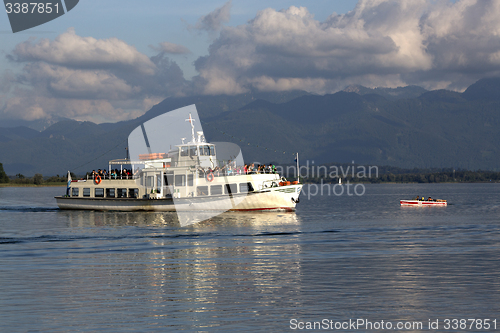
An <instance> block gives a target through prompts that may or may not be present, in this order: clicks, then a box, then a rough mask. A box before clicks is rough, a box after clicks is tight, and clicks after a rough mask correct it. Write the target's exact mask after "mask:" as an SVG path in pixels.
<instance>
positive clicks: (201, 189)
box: [55, 105, 302, 220]
mask: <svg viewBox="0 0 500 333" xmlns="http://www.w3.org/2000/svg"><path fill="white" fill-rule="evenodd" d="M175 111H178V112H177V113H176V112H175ZM175 111H171V112H173V113H175V114H176V117H175V119H174V118H172V117H170V118H168V119H167V120H168V122H169V125H170V126H169V128H172V126H173V127H175V128H176V129H177V132H176V131H174V132H175V133H178V132H179V128H180V127H182V128H183V129H182V131H185V132H188V130H187V127H188V126H186V123H185V122H183V123H182V124H181V123H179V119H180V117H179V115H181V116H183V115H184V116H183V118H184V119H182V120H183V121H184V120H186V121H189V123H190V124H191V140H190V141H189V142H187V143H184V140H185V139H178V144H176V145H172V146H170V149H169V150H168V151H167V152H161V151H160V152H153V150H152V149H154V147H155V145H154V144H152V143H151V139H152V137H154V135H158V133H157V132H158V131H156V130H155V131H153V132H154V133H152V132H151V131H149V132H148V131H146V130H147V129H158V122H159V121H160V120H161V119H155V118H153V119H152V120H150V121H148V122H146V123H144V124H142V125H141V126H139V127H138V128H136V129H135V130H134V131H132V133H131V134H130V136H129V151H132V150H134V146H136V147H140V148H139V149H135V153H134V154H131V156H130V157H129V159H125V160H112V161H110V162H109V168H108V170H112V169H119V170H123V168H124V167H127V166H128V167H130V168H131V169H132V175H131V176H117V177H116V178H115V177H112V176H109V175H108V176H107V177H100V176H96V177H88V179H80V180H71V177H70V175H69V172H68V188H67V192H66V195H64V196H57V197H55V199H56V201H57V205H58V206H59V208H60V209H85V210H100V211H165V212H167V211H175V212H177V213H178V215H179V213H180V212H186V213H188V216H187V217H186V216H185V218H186V219H188V220H192V218H193V214H192V213H193V212H207V214H205V215H203V216H202V217H200V216H199V215H197V216H196V217H195V218H194V220H200V219H201V220H203V219H204V217H205V216H214V215H217V214H219V213H221V212H223V211H228V210H230V211H294V210H295V206H296V204H297V203H298V202H299V195H300V192H301V189H302V184H300V183H299V181H293V182H291V181H288V180H286V179H285V178H283V177H281V176H280V175H279V174H277V173H255V172H250V173H245V172H244V170H243V159H242V155H241V151H240V150H239V147H238V146H236V145H233V144H230V143H209V142H206V140H205V137H204V134H203V131H197V132H196V133H197V135H195V127H194V124H193V123H194V120H195V119H194V118H192V113H194V114H195V115H197V112H196V108H195V107H194V105H192V106H189V107H185V108H181V109H178V110H175ZM187 111H190V112H189V117H188V119H185V118H186V117H187V115H185V113H186V112H187ZM159 117H160V116H159ZM157 118H158V117H157ZM174 120H175V121H174ZM181 125H182V126H181ZM200 126H201V125H200ZM182 131H181V132H182ZM146 132H148V133H146ZM160 132H161V133H167V132H168V129H165V128H163V132H162V131H160ZM155 133H156V134H155ZM159 136H160V137H162V135H159ZM148 137H149V138H148ZM138 141H140V142H139V143H137V142H138ZM134 142H135V143H134ZM179 142H180V143H179ZM156 146H157V147H159V146H158V145H156ZM163 146H165V145H163ZM227 147H229V148H227ZM235 147H236V148H235ZM228 149H229V150H230V152H229V153H228ZM220 154H222V155H224V154H225V156H222V157H220V156H219V155H220ZM132 155H133V156H132ZM134 157H135V158H136V159H134ZM210 212H212V213H210Z"/></svg>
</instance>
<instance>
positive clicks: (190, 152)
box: [189, 146, 198, 156]
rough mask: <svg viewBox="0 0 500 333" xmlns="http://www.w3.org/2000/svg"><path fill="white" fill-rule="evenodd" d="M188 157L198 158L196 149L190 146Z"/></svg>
mask: <svg viewBox="0 0 500 333" xmlns="http://www.w3.org/2000/svg"><path fill="white" fill-rule="evenodd" d="M189 156H198V147H196V146H190V147H189Z"/></svg>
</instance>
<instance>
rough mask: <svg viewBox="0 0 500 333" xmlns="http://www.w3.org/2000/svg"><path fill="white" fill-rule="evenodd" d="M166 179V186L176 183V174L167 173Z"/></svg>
mask: <svg viewBox="0 0 500 333" xmlns="http://www.w3.org/2000/svg"><path fill="white" fill-rule="evenodd" d="M163 178H164V180H165V186H168V185H174V174H173V172H169V173H166V174H165V176H163Z"/></svg>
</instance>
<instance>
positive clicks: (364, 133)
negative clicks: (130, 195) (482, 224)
mask: <svg viewBox="0 0 500 333" xmlns="http://www.w3.org/2000/svg"><path fill="white" fill-rule="evenodd" d="M190 104H196V106H197V109H198V113H199V116H200V118H201V124H202V126H203V129H204V132H205V136H206V138H207V139H208V141H229V142H234V143H236V144H238V145H239V146H240V147H241V148H242V151H243V156H244V159H245V161H258V162H261V163H268V162H275V163H291V162H293V154H294V153H295V152H299V153H300V160H301V162H302V163H306V162H305V161H306V160H308V161H309V163H310V164H312V163H313V161H314V163H315V164H322V163H331V162H335V163H352V161H354V163H356V164H365V165H368V164H369V165H390V166H396V167H401V168H432V167H453V168H462V169H469V170H477V169H482V170H499V169H500V154H499V152H500V140H499V139H500V78H486V79H481V80H479V81H477V82H476V83H474V84H472V85H471V86H470V87H468V88H467V89H466V90H465V91H464V92H463V93H459V92H453V91H448V90H434V91H427V90H425V89H423V88H421V87H417V86H408V87H400V88H395V89H391V88H375V89H370V88H366V87H363V86H349V87H347V88H346V89H344V90H343V91H340V92H337V93H335V94H327V95H313V94H309V93H307V92H304V91H290V92H268V93H259V92H250V93H247V94H241V95H235V96H227V95H219V96H192V97H176V98H167V99H165V100H164V101H162V102H161V103H159V104H157V105H155V106H154V107H153V108H151V109H150V110H149V111H148V112H146V113H145V114H144V115H143V116H141V117H139V118H137V119H133V120H128V121H122V122H118V123H104V124H94V123H91V122H78V121H75V120H68V119H63V120H60V121H58V122H56V123H55V124H52V125H50V126H48V127H47V128H45V129H43V130H42V131H39V130H36V129H33V128H28V127H27V126H19V125H21V124H22V123H19V122H18V123H16V125H18V126H16V127H2V128H0V163H3V166H4V169H5V171H6V172H7V174H10V175H13V174H17V173H22V174H24V175H27V176H29V175H32V174H34V173H42V174H43V175H47V176H50V175H55V174H65V173H66V172H67V170H71V171H73V172H75V173H76V174H83V173H85V172H86V171H89V170H92V169H97V168H107V162H108V160H110V159H116V158H125V157H126V150H125V148H126V145H127V141H126V140H127V137H128V134H129V133H130V131H131V130H133V129H134V128H135V127H137V126H139V125H140V124H141V123H143V122H144V121H146V120H149V119H151V118H154V117H155V116H157V115H159V114H162V113H164V112H167V111H171V110H174V109H177V108H179V107H182V106H186V105H190ZM25 125H29V124H25ZM4 126H5V125H4ZM37 126H40V123H38V125H37ZM32 127H33V126H32Z"/></svg>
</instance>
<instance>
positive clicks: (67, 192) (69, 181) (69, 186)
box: [66, 171, 71, 196]
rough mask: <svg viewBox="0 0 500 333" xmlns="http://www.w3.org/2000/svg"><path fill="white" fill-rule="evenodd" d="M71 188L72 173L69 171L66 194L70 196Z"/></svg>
mask: <svg viewBox="0 0 500 333" xmlns="http://www.w3.org/2000/svg"><path fill="white" fill-rule="evenodd" d="M70 188H71V173H70V172H69V171H68V186H67V187H66V195H68V196H69V189H70Z"/></svg>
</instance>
